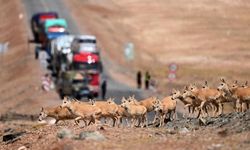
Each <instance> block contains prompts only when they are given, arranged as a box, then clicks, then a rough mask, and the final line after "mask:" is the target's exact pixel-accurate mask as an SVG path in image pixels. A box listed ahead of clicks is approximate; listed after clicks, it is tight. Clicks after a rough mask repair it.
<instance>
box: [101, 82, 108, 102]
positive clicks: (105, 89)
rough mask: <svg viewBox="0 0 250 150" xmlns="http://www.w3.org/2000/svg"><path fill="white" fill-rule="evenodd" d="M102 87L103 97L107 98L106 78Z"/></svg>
mask: <svg viewBox="0 0 250 150" xmlns="http://www.w3.org/2000/svg"><path fill="white" fill-rule="evenodd" d="M101 89H102V99H105V98H106V91H107V81H106V80H104V81H103V82H102V86H101Z"/></svg>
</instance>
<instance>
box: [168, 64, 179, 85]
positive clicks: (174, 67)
mask: <svg viewBox="0 0 250 150" xmlns="http://www.w3.org/2000/svg"><path fill="white" fill-rule="evenodd" d="M177 69H178V65H177V64H176V63H171V64H170V65H169V66H168V70H169V71H168V80H169V82H173V81H175V80H176V72H177Z"/></svg>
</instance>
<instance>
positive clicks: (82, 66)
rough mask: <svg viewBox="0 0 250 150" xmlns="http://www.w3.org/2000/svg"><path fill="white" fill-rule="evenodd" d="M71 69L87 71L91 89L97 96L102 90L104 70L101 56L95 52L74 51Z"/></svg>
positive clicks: (93, 94) (94, 95)
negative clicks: (101, 83) (101, 82)
mask: <svg viewBox="0 0 250 150" xmlns="http://www.w3.org/2000/svg"><path fill="white" fill-rule="evenodd" d="M69 69H70V70H78V71H85V72H86V73H87V74H88V75H89V77H90V82H89V89H90V91H91V93H92V96H93V97H97V96H98V95H99V91H100V81H101V72H102V63H101V61H100V56H99V55H97V54H94V53H89V52H85V53H74V54H73V59H72V63H71V64H70V66H69Z"/></svg>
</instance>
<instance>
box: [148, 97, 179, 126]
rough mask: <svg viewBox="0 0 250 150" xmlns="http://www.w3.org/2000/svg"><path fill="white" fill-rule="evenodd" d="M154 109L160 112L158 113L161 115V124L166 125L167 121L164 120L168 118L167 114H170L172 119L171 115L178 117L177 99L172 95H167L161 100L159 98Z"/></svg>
mask: <svg viewBox="0 0 250 150" xmlns="http://www.w3.org/2000/svg"><path fill="white" fill-rule="evenodd" d="M153 107H154V110H155V112H158V113H157V114H158V115H159V119H160V125H159V127H161V126H164V124H165V122H164V120H165V119H166V116H167V115H169V118H170V119H171V116H172V115H173V116H175V117H174V118H175V119H176V118H177V117H176V100H175V99H173V98H172V97H171V96H167V97H165V98H163V99H162V100H161V101H160V100H157V101H156V102H155V103H154V106H153Z"/></svg>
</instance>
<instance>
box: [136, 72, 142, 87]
mask: <svg viewBox="0 0 250 150" xmlns="http://www.w3.org/2000/svg"><path fill="white" fill-rule="evenodd" d="M136 80H137V88H138V89H140V88H141V71H138V72H137V76H136Z"/></svg>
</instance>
